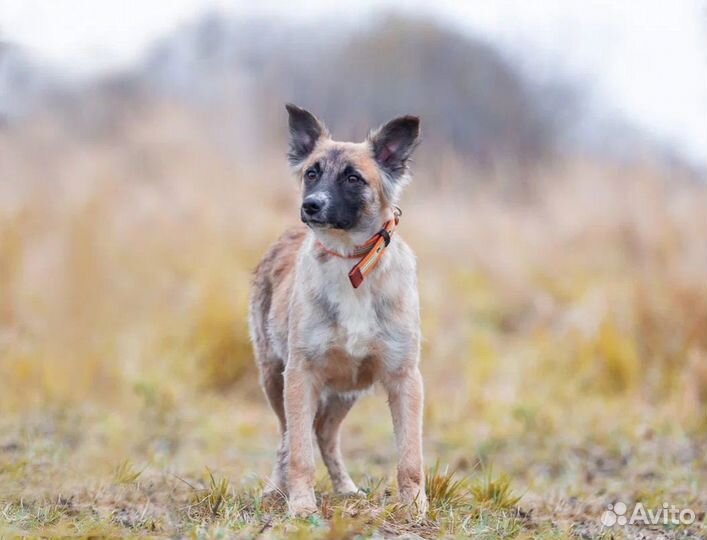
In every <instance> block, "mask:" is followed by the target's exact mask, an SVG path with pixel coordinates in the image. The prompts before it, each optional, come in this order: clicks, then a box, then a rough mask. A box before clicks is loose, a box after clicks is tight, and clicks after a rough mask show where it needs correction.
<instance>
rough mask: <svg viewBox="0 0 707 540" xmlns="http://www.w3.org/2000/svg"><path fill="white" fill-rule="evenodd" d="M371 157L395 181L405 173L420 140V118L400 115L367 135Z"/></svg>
mask: <svg viewBox="0 0 707 540" xmlns="http://www.w3.org/2000/svg"><path fill="white" fill-rule="evenodd" d="M368 141H369V143H370V144H371V148H372V150H373V157H374V158H375V160H376V162H377V163H378V166H379V167H380V168H381V169H382V170H383V171H384V172H385V173H386V174H387V176H388V177H390V179H391V180H393V181H397V180H399V179H401V178H402V177H404V176H405V175H406V173H407V162H408V159H409V158H410V156H411V155H412V152H413V150H415V147H416V146H417V145H418V143H419V142H420V119H419V118H418V117H417V116H401V117H400V118H396V119H395V120H391V121H390V122H388V123H387V124H384V125H383V126H381V127H379V128H378V129H377V130H375V131H373V132H371V133H370V134H369V135H368Z"/></svg>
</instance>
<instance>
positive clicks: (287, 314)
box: [249, 104, 428, 516]
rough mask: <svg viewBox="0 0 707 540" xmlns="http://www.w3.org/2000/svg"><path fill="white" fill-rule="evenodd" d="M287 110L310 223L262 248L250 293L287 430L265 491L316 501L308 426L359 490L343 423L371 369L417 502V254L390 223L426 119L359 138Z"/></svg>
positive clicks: (267, 386) (304, 502)
mask: <svg viewBox="0 0 707 540" xmlns="http://www.w3.org/2000/svg"><path fill="white" fill-rule="evenodd" d="M286 109H287V112H288V115H289V153H288V158H289V163H290V166H291V169H292V172H293V173H294V175H295V176H296V178H297V180H298V182H299V184H300V186H301V193H302V204H301V208H300V218H301V221H302V222H303V223H304V225H299V226H298V227H295V228H292V229H290V230H288V231H287V232H285V233H284V235H283V236H282V237H281V238H280V239H279V240H278V241H277V242H276V243H275V244H274V245H273V246H272V247H271V248H270V249H269V251H268V252H267V253H266V255H265V256H264V257H263V259H262V260H261V262H260V263H259V265H258V266H257V268H256V270H255V276H254V280H253V287H252V292H251V297H250V306H249V307H250V309H249V325H250V333H251V339H252V341H253V348H254V352H255V357H256V362H257V364H258V367H259V370H260V381H261V385H262V387H263V390H264V393H265V395H266V397H267V399H268V401H269V403H270V405H271V407H272V409H273V410H274V411H275V414H276V415H277V417H278V420H279V423H280V431H281V441H280V446H279V449H278V451H277V460H276V463H275V467H274V470H273V472H272V476H271V477H270V479H269V482H268V484H267V486H266V489H265V495H268V494H271V493H282V494H285V495H286V496H287V501H288V509H289V512H290V513H291V515H294V516H306V515H310V514H312V513H315V512H316V511H317V506H316V499H315V495H314V489H313V488H314V455H313V440H314V437H316V441H317V443H318V446H319V450H320V452H321V455H322V459H323V461H324V464H325V465H326V467H327V470H328V472H329V475H330V477H331V481H332V484H333V487H334V490H335V491H336V492H337V493H339V494H351V493H356V492H357V487H356V484H354V482H353V480H352V479H351V477H350V476H349V473H348V472H347V470H346V466H345V465H344V462H343V459H342V456H341V449H340V446H339V427H340V426H341V422H342V420H343V419H344V417H345V416H346V414H347V413H348V412H349V410H350V409H351V407H352V406H353V404H354V402H355V401H356V399H357V397H358V396H359V395H361V393H362V392H364V391H366V390H367V389H368V388H370V387H371V386H372V385H373V384H374V383H376V382H379V383H381V384H382V386H383V388H384V389H385V391H386V392H387V395H388V403H389V406H390V412H391V415H392V419H393V428H394V432H395V439H396V446H397V450H398V467H397V479H398V492H399V498H400V500H401V502H402V503H404V504H406V505H410V506H409V508H410V510H412V511H413V512H415V513H416V514H424V513H425V512H426V510H427V506H428V503H427V498H426V495H425V475H424V469H423V457H422V414H423V393H424V391H423V381H422V376H421V374H420V370H419V358H420V317H419V297H418V292H417V277H416V262H415V257H414V255H413V252H412V251H411V249H410V248H409V247H408V245H407V244H406V243H405V242H403V240H402V239H401V238H400V236H399V235H397V234H395V229H396V226H397V224H398V221H399V218H400V211H399V210H398V208H397V206H396V205H397V203H398V200H399V198H400V194H401V191H402V189H403V187H404V186H405V185H406V184H407V183H408V182H409V181H410V179H411V174H410V170H409V160H410V156H411V154H412V152H413V150H414V149H415V147H416V146H417V145H418V142H419V140H420V120H419V118H417V117H415V116H402V117H399V118H396V119H394V120H392V121H390V122H388V123H387V124H385V125H383V126H381V127H380V128H378V129H377V130H374V131H372V132H370V133H369V134H368V137H367V138H366V140H365V141H364V142H360V143H351V142H337V141H334V140H333V139H332V138H331V136H330V134H329V132H328V131H327V129H326V127H325V126H324V124H323V123H322V122H320V121H319V120H318V119H317V118H316V117H315V116H314V115H312V114H311V113H310V112H308V111H306V110H305V109H301V108H299V107H296V106H295V105H291V104H288V105H286ZM352 265H353V266H352Z"/></svg>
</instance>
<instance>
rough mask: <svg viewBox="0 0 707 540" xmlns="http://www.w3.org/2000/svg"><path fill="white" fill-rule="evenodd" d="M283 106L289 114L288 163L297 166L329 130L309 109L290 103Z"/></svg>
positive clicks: (327, 134)
mask: <svg viewBox="0 0 707 540" xmlns="http://www.w3.org/2000/svg"><path fill="white" fill-rule="evenodd" d="M285 108H286V109H287V113H288V114H289V125H290V150H289V152H288V153H287V158H288V159H289V161H290V165H292V166H293V167H297V166H298V165H300V164H301V163H302V162H303V161H304V160H305V159H306V157H307V156H308V155H309V154H311V153H312V150H314V147H315V146H316V145H317V141H319V139H321V138H322V137H328V136H329V132H328V131H327V129H326V127H324V124H322V123H321V122H320V121H319V120H317V118H316V117H315V116H314V115H313V114H312V113H310V112H309V111H307V110H305V109H301V108H299V107H297V106H296V105H292V103H288V104H286V105H285Z"/></svg>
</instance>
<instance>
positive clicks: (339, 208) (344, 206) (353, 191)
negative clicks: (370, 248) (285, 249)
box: [286, 105, 420, 243]
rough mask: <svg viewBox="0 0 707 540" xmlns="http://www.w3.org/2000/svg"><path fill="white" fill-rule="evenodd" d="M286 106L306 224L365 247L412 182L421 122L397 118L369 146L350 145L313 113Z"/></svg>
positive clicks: (322, 233) (371, 138) (292, 158)
mask: <svg viewBox="0 0 707 540" xmlns="http://www.w3.org/2000/svg"><path fill="white" fill-rule="evenodd" d="M286 108H287V112H288V113H289V125H290V151H289V153H288V157H289V161H290V165H291V166H292V169H293V171H294V172H295V174H296V175H297V177H298V179H299V180H300V183H301V186H302V206H301V208H300V217H301V219H302V221H303V222H304V223H306V224H307V225H308V226H309V227H310V228H312V229H313V230H314V231H315V233H317V234H318V235H320V236H338V237H341V236H348V237H349V238H350V239H351V240H352V241H353V242H354V243H360V242H361V241H363V240H365V239H366V238H368V237H369V236H370V235H371V234H373V233H374V232H376V231H377V230H378V229H379V228H380V226H381V224H382V223H383V222H384V221H386V220H388V219H390V218H391V217H392V214H391V212H392V210H391V209H392V207H393V205H395V204H396V203H397V202H398V198H399V197H400V192H401V190H402V188H403V186H405V184H407V183H408V182H409V181H410V172H409V168H408V160H409V158H410V155H411V154H412V152H413V150H414V149H415V147H416V146H417V143H418V142H419V138H420V120H419V118H417V117H415V116H402V117H400V118H396V119H395V120H391V121H390V122H388V123H387V124H385V125H383V126H381V127H380V128H378V129H377V130H374V131H371V132H370V133H369V134H368V137H367V138H366V140H365V141H364V142H361V143H350V142H337V141H334V140H332V138H331V137H330V135H329V132H328V131H327V129H326V127H325V126H324V124H322V123H321V122H320V121H319V120H317V118H316V117H315V116H314V115H312V114H311V113H310V112H308V111H306V110H304V109H300V108H299V107H296V106H294V105H287V106H286Z"/></svg>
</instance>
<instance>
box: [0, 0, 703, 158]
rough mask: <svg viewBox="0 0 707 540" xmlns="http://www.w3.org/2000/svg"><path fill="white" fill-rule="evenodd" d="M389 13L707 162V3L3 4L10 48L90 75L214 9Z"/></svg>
mask: <svg viewBox="0 0 707 540" xmlns="http://www.w3.org/2000/svg"><path fill="white" fill-rule="evenodd" d="M391 6H397V7H399V8H400V9H401V10H405V11H410V12H414V13H418V14H420V13H422V14H425V15H429V16H431V17H435V18H438V19H441V20H443V21H446V22H448V23H449V24H452V25H456V26H458V27H461V28H463V29H465V30H468V31H470V32H475V33H476V34H477V35H481V36H483V37H484V38H486V39H488V40H489V41H492V42H495V43H499V44H501V45H503V46H504V47H506V48H507V49H508V50H512V51H516V52H522V53H523V57H524V58H526V59H529V60H530V61H532V62H533V63H534V64H536V65H537V67H538V69H550V68H553V69H555V68H558V69H562V70H563V71H565V72H567V73H569V74H571V75H575V76H578V77H579V78H580V80H582V81H583V82H584V84H586V85H587V86H588V88H589V89H590V90H591V91H592V92H594V95H595V96H596V97H597V98H598V99H599V100H601V101H602V102H604V103H606V104H607V105H608V106H609V107H610V108H611V109H613V110H615V111H617V112H619V113H621V114H622V115H624V116H625V117H626V118H627V119H629V120H630V121H632V122H634V123H635V124H637V125H638V126H640V127H642V128H643V129H644V130H646V131H648V132H650V133H651V134H653V135H656V136H658V137H659V138H661V139H664V140H667V141H670V142H672V143H673V144H674V145H675V146H676V147H677V148H678V149H679V150H680V151H681V152H683V153H684V154H685V155H687V156H688V157H691V158H693V159H696V160H699V161H700V162H702V163H703V164H707V0H636V1H632V0H613V1H612V0H605V1H599V0H556V1H552V0H535V1H532V2H531V1H527V0H513V1H511V0H505V1H504V0H498V1H490V0H487V1H483V0H435V1H433V2H430V1H427V2H423V1H420V0H409V1H400V2H393V1H390V0H387V1H386V0H381V1H373V0H358V1H356V2H352V3H351V5H350V6H348V7H343V6H342V5H341V3H339V2H329V1H327V0H311V1H301V0H300V2H297V3H295V2H293V1H292V0H287V1H275V0H257V2H253V1H251V0H243V1H242V2H233V1H230V2H227V1H225V0H113V1H110V0H0V39H3V40H7V41H11V42H15V43H18V44H21V45H23V46H25V47H27V48H29V49H30V50H31V51H33V52H34V53H35V55H36V56H38V57H40V58H44V59H45V60H47V61H48V62H51V63H53V64H55V65H56V66H58V67H59V68H60V69H61V70H63V71H65V72H66V73H69V74H71V75H82V76H86V75H91V74H93V73H96V72H99V71H109V70H111V69H115V68H117V67H127V66H129V65H130V64H131V63H132V62H134V61H136V60H137V59H138V58H139V57H140V55H141V54H142V52H143V51H144V50H145V47H147V46H148V45H149V44H150V43H151V42H152V41H153V40H154V39H156V38H158V37H160V36H161V35H163V34H165V33H168V32H169V31H171V30H173V29H174V28H176V27H178V26H179V25H181V24H184V23H187V22H188V21H190V20H191V19H193V18H194V17H195V16H197V15H198V14H199V13H201V12H203V11H206V10H209V9H219V10H222V11H225V12H228V13H233V14H239V15H244V16H254V15H268V16H275V17H281V18H285V19H288V20H293V19H298V20H305V21H306V20H312V19H314V18H317V17H321V16H326V15H331V14H335V15H336V16H338V17H344V18H345V19H346V20H347V21H348V22H352V21H356V20H362V19H363V18H365V17H366V16H370V15H371V14H372V13H375V12H376V10H378V9H381V8H389V7H391Z"/></svg>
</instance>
